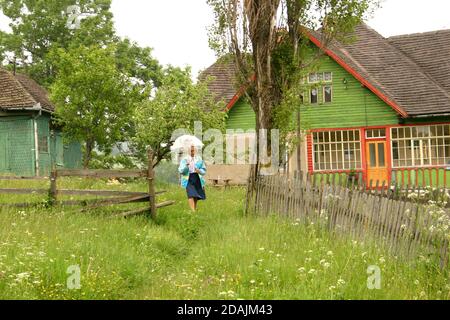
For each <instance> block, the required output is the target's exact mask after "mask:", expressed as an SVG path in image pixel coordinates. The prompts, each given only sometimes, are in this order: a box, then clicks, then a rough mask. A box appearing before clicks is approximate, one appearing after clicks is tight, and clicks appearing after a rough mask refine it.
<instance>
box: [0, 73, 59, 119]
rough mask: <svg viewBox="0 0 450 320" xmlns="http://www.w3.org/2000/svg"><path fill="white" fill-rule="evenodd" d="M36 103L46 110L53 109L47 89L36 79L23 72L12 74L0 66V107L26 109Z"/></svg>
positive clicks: (51, 110)
mask: <svg viewBox="0 0 450 320" xmlns="http://www.w3.org/2000/svg"><path fill="white" fill-rule="evenodd" d="M38 104H40V105H41V107H42V109H44V110H46V111H48V112H54V111H55V107H54V106H53V104H52V103H51V102H50V100H49V99H48V93H47V91H46V90H45V89H44V88H42V87H41V86H40V85H38V84H37V83H36V81H34V80H32V79H31V78H29V77H28V76H26V75H23V74H16V75H15V76H14V75H13V74H12V73H10V72H8V71H6V70H5V69H2V68H0V109H7V110H14V109H24V108H27V109H28V108H33V107H36V106H37V105H38Z"/></svg>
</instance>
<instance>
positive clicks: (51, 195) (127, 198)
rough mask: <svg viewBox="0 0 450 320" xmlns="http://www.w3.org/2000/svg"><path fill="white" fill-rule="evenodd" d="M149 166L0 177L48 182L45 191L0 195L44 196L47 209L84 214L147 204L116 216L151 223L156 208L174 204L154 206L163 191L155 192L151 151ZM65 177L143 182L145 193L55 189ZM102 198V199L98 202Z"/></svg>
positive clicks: (6, 191)
mask: <svg viewBox="0 0 450 320" xmlns="http://www.w3.org/2000/svg"><path fill="white" fill-rule="evenodd" d="M148 158H149V166H148V168H147V169H146V170H64V169H63V170H57V169H54V170H52V172H51V174H50V177H49V178H45V177H17V176H8V177H6V176H0V180H7V181H12V180H38V181H45V180H48V179H49V181H50V187H49V188H40V189H32V188H3V189H0V194H16V195H47V196H48V202H47V204H48V205H49V206H56V205H60V206H81V207H82V209H80V212H87V211H90V210H95V209H99V208H103V207H107V206H117V205H125V204H131V203H148V206H146V207H145V208H142V209H137V210H133V211H126V212H121V213H119V214H117V215H118V216H122V217H125V218H127V217H131V216H136V215H140V214H149V215H150V216H151V217H152V218H153V219H154V218H156V211H157V209H159V208H163V207H167V206H170V205H173V204H174V203H175V202H174V201H165V202H162V203H157V201H156V197H157V196H158V195H160V194H163V193H165V191H155V184H154V182H155V172H154V169H153V164H152V162H151V159H153V155H152V153H151V151H149V154H148ZM66 177H78V178H90V179H120V178H144V179H146V180H147V181H148V191H147V192H131V191H115V190H73V189H60V188H58V179H60V178H66ZM61 196H91V197H96V199H81V200H60V198H61ZM98 197H102V198H100V199H99V198H98ZM39 204H41V202H24V203H3V204H0V206H2V207H5V206H6V207H18V208H24V207H30V206H36V205H39Z"/></svg>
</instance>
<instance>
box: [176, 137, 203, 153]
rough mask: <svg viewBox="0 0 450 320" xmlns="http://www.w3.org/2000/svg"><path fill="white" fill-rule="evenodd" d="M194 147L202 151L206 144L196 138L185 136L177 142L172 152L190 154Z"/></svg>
mask: <svg viewBox="0 0 450 320" xmlns="http://www.w3.org/2000/svg"><path fill="white" fill-rule="evenodd" d="M192 146H194V147H195V148H196V149H201V148H203V146H204V144H203V142H201V141H200V139H199V138H197V137H195V136H190V135H184V136H181V137H179V138H178V139H176V140H175V142H174V143H173V145H172V147H170V150H171V151H172V152H188V151H189V150H190V149H191V147H192Z"/></svg>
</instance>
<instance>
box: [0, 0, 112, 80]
mask: <svg viewBox="0 0 450 320" xmlns="http://www.w3.org/2000/svg"><path fill="white" fill-rule="evenodd" d="M73 5H77V6H78V7H79V8H80V12H81V14H82V15H81V16H77V15H72V13H71V12H70V11H68V9H69V8H70V6H73ZM110 6H111V0H14V1H11V0H0V11H2V12H3V14H4V15H5V16H6V17H8V18H9V19H10V20H11V23H10V27H11V30H12V32H11V33H6V32H1V31H0V62H1V61H2V60H3V59H4V58H5V56H6V55H8V54H9V56H14V57H16V59H17V63H18V67H19V68H22V69H25V72H26V73H28V74H30V75H31V76H32V77H33V78H34V79H36V80H37V81H38V82H40V83H41V84H42V85H46V86H49V85H50V84H51V83H52V82H53V81H54V77H55V70H54V65H52V63H51V62H50V61H48V59H47V57H48V55H49V53H50V52H51V50H52V49H54V48H63V49H68V48H69V47H70V46H80V45H83V46H91V45H97V46H106V45H109V44H111V43H112V42H115V41H116V40H117V37H116V36H115V31H114V26H113V20H112V18H113V15H112V13H111V11H110ZM71 18H73V19H78V18H83V19H82V21H81V23H80V25H79V28H69V27H68V23H70V19H71ZM72 22H73V21H72Z"/></svg>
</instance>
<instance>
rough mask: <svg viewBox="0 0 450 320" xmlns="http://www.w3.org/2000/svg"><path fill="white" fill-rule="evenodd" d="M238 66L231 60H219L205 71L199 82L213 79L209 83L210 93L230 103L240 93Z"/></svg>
mask: <svg viewBox="0 0 450 320" xmlns="http://www.w3.org/2000/svg"><path fill="white" fill-rule="evenodd" d="M236 72H237V69H236V64H235V62H234V61H232V60H231V59H219V60H218V61H216V62H215V63H214V64H213V65H212V66H210V67H209V68H207V69H206V70H205V71H203V72H202V73H201V74H200V76H199V80H200V81H204V80H206V78H208V77H211V81H210V82H209V83H208V88H209V91H210V93H211V94H212V95H213V96H214V97H215V98H216V99H217V100H223V101H224V102H226V103H228V102H230V101H231V100H232V99H233V98H234V97H235V95H236V92H237V91H238V86H237V83H236Z"/></svg>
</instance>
